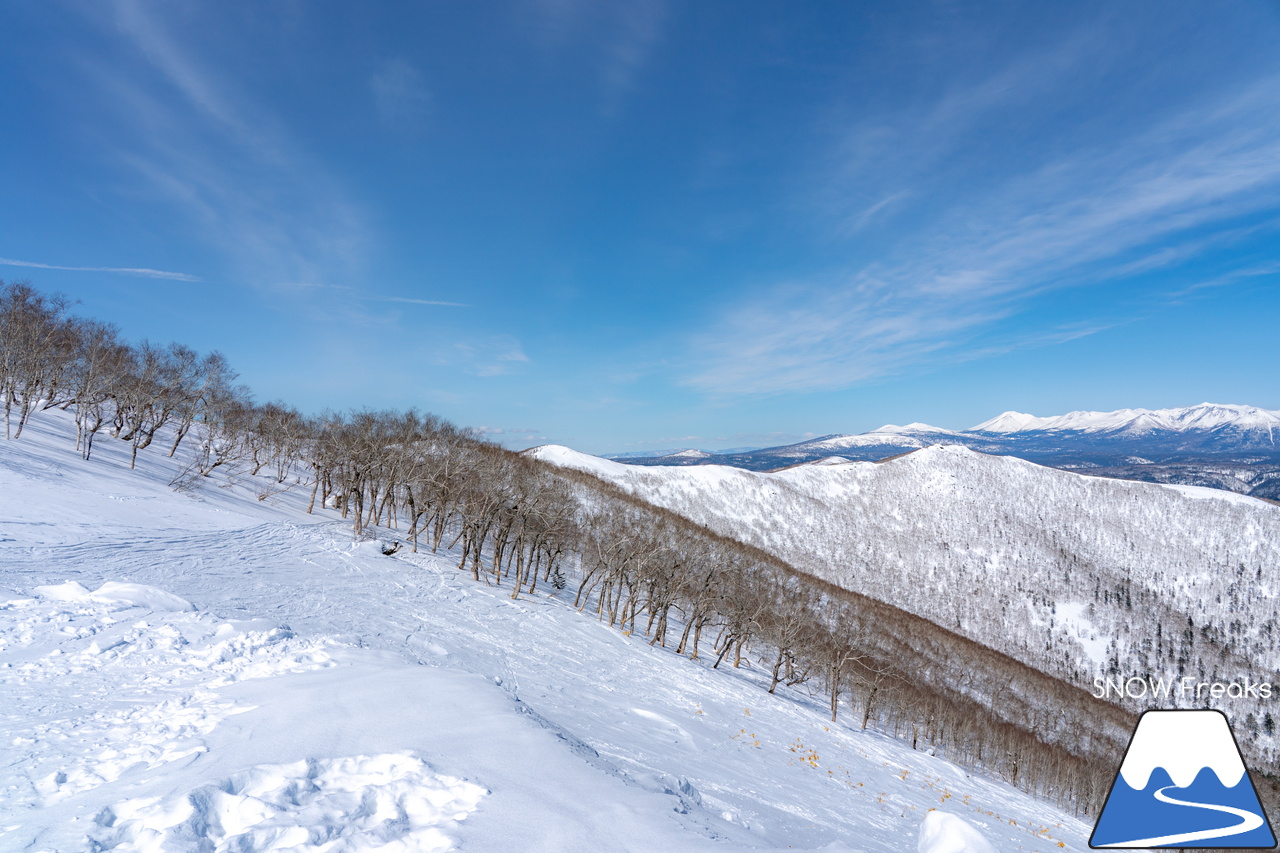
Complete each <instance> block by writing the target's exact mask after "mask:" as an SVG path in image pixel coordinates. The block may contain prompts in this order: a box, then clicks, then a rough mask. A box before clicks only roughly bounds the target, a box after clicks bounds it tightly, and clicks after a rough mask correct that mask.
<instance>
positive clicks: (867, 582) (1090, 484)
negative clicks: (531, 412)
mask: <svg viewBox="0 0 1280 853" xmlns="http://www.w3.org/2000/svg"><path fill="white" fill-rule="evenodd" d="M537 452H538V455H540V456H541V457H542V458H544V459H547V460H551V461H555V462H556V463H557V464H561V465H570V466H573V467H577V468H580V469H582V470H588V471H592V472H594V473H596V474H597V475H598V476H603V477H606V478H608V479H611V480H612V481H613V482H615V483H617V484H618V485H620V486H622V487H623V488H625V489H627V490H629V491H631V492H632V493H634V494H636V495H637V496H639V497H642V498H644V499H646V500H648V501H650V502H652V503H655V504H657V505H659V506H662V507H665V508H667V509H670V510H672V511H675V512H678V513H680V514H682V515H685V516H686V517H688V518H690V519H692V520H694V521H696V522H698V523H700V524H704V525H706V526H708V527H710V528H712V529H713V530H716V531H717V532H719V533H722V534H725V535H728V536H732V537H734V538H736V539H739V540H741V541H744V542H746V543H748V544H751V545H755V546H757V547H760V548H762V549H764V550H766V551H769V552H771V553H774V554H776V555H778V556H779V557H781V558H782V559H784V560H786V561H787V562H789V563H791V564H792V565H794V566H796V567H798V568H801V569H804V570H806V571H810V572H812V573H814V574H817V575H819V576H820V577H823V578H825V579H826V580H829V581H832V582H834V583H837V584H839V585H841V586H843V587H845V588H847V589H851V590H854V591H857V592H861V593H864V594H867V595H870V596H872V597H875V598H878V599H880V600H882V601H886V602H889V603H891V604H894V605H897V606H899V607H902V608H904V609H906V610H909V611H911V612H913V613H915V614H917V615H919V616H923V617H925V618H927V619H930V620H931V621H933V622H935V623H937V624H940V625H942V626H943V627H946V628H949V629H953V630H957V631H959V632H961V633H964V634H966V635H968V636H970V637H972V638H973V639H975V640H978V641H979V642H982V643H984V644H986V645H989V646H991V647H993V648H996V649H999V650H1001V651H1004V652H1006V653H1008V654H1010V655H1013V656H1014V657H1016V658H1018V659H1019V660H1022V661H1023V662H1025V663H1028V664H1031V665H1032V666H1036V667H1038V668H1040V669H1042V670H1044V671H1047V672H1051V673H1054V674H1056V675H1060V676H1062V677H1066V678H1069V679H1071V680H1074V681H1075V682H1076V683H1078V684H1081V685H1089V684H1090V683H1091V681H1092V679H1093V678H1094V677H1095V676H1097V675H1101V674H1104V673H1113V672H1114V673H1124V674H1147V673H1165V672H1171V673H1185V674H1189V675H1196V676H1200V675H1205V676H1209V675H1214V674H1217V675H1219V676H1223V677H1225V678H1224V680H1226V681H1230V680H1231V679H1232V678H1237V677H1239V675H1240V674H1241V673H1249V672H1251V673H1255V674H1257V677H1262V676H1263V675H1266V674H1269V673H1274V672H1276V671H1277V670H1280V649H1278V648H1277V646H1276V643H1275V638H1274V630H1275V628H1274V626H1276V625H1278V624H1280V507H1277V506H1275V505H1272V504H1268V503H1266V502H1264V501H1260V500H1257V499H1253V498H1247V497H1242V496H1240V495H1234V494H1230V493H1224V492H1215V491H1213V490H1208V489H1195V490H1191V491H1187V490H1185V489H1182V488H1171V487H1166V486H1158V485H1151V484H1144V483H1133V482H1126V481H1120V480H1108V479H1103V478H1097V477H1085V476H1081V475H1077V474H1072V473H1068V472H1064V471H1058V470H1055V469H1051V468H1045V467H1041V466H1038V465H1034V464H1032V463H1029V462H1025V461H1023V460H1020V459H1015V458H1011V457H997V456H987V455H984V454H980V453H975V452H974V451H971V450H968V449H966V448H964V447H959V446H936V447H930V448H926V449H924V450H919V451H916V452H914V453H910V454H908V455H906V456H902V457H899V458H896V459H892V460H888V461H886V462H883V463H872V462H848V463H844V464H831V463H829V462H827V463H825V464H804V465H798V466H795V467H792V468H788V469H785V470H781V471H777V472H773V473H758V472H752V471H745V470H742V469H738V468H730V467H725V466H702V467H697V468H654V467H650V468H640V467H636V466H626V465H612V464H610V465H604V466H602V465H601V464H600V462H599V461H598V460H595V459H593V458H592V457H588V456H585V455H583V454H575V453H574V452H573V451H569V450H566V449H563V448H560V449H554V450H552V449H543V450H540V451H537ZM1246 615H1247V616H1246ZM1189 620H1190V622H1189ZM1189 624H1192V625H1194V629H1193V630H1191V631H1190V632H1189V634H1190V635H1188V625H1189ZM1158 637H1159V638H1163V639H1161V640H1160V642H1156V638H1158Z"/></svg>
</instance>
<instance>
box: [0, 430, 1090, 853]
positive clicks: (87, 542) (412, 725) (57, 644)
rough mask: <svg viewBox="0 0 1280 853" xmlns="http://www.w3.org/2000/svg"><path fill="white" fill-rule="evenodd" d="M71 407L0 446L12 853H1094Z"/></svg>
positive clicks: (622, 641) (1016, 796) (708, 678)
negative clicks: (962, 849)
mask: <svg viewBox="0 0 1280 853" xmlns="http://www.w3.org/2000/svg"><path fill="white" fill-rule="evenodd" d="M67 421H68V418H67V416H65V415H62V414H61V413H53V412H49V413H42V415H41V417H40V419H39V420H37V421H36V422H34V423H33V424H32V426H31V428H30V430H29V432H28V433H26V434H24V436H23V438H22V439H21V440H20V441H15V442H3V441H0V732H3V737H0V849H3V850H33V851H35V850H40V851H45V850H47V851H58V852H59V853H71V852H72V851H90V850H92V851H107V850H119V851H139V850H197V849H199V850H211V851H231V850H234V851H238V853H249V851H267V850H284V849H290V850H322V849H329V850H343V851H358V850H366V849H369V850H372V849H379V850H405V851H408V850H413V851H435V850H446V849H452V848H454V847H456V848H459V849H464V850H472V851H512V850H521V851H524V850H529V851H613V850H624V849H626V850H635V851H664V853H665V851H739V850H741V851H745V850H775V849H777V850H781V849H811V850H812V849H822V850H826V851H829V853H849V851H854V850H863V851H895V850H904V849H912V848H913V847H914V846H915V845H916V839H917V837H918V836H919V835H920V829H921V826H922V824H924V825H925V826H926V829H927V832H925V833H924V840H925V841H927V842H928V843H929V844H930V845H933V844H935V843H941V842H940V841H939V839H941V840H944V841H945V840H946V839H948V838H952V837H959V836H957V835H956V833H957V832H960V829H957V827H960V828H962V827H963V825H962V824H961V823H959V822H957V821H952V820H940V819H939V818H938V817H936V816H935V817H933V818H927V816H928V815H929V814H931V811H930V810H931V809H940V810H943V811H945V812H950V813H954V814H955V815H958V816H959V817H961V818H963V820H964V821H965V822H967V824H969V825H971V826H972V827H976V828H977V830H978V831H979V832H980V833H981V834H982V835H983V836H985V837H986V839H987V840H988V841H989V842H990V843H991V845H992V846H993V848H994V849H996V850H999V851H1007V853H1014V851H1051V850H1052V851H1057V850H1063V849H1067V850H1084V849H1085V844H1086V841H1085V839H1086V837H1087V834H1088V831H1089V827H1088V826H1087V825H1085V824H1084V823H1083V822H1081V821H1079V820H1076V819H1074V818H1072V817H1069V816H1067V815H1064V814H1062V813H1061V812H1060V811H1058V810H1057V809H1055V808H1054V807H1052V806H1049V805H1047V804H1045V803H1042V802H1037V801H1035V800H1032V799H1030V798H1029V797H1027V796H1025V795H1023V794H1021V793H1019V792H1018V791H1016V790H1014V789H1013V788H1011V787H1009V786H1008V785H1005V784H1001V783H994V782H988V781H985V780H982V779H979V778H972V777H970V776H969V775H968V774H967V773H965V772H964V771H962V770H960V769H959V768H957V767H955V766H953V765H950V764H948V763H946V762H944V761H941V760H938V759H936V758H932V757H930V756H928V755H925V754H923V753H921V752H915V751H913V750H911V749H910V748H909V747H908V746H906V745H904V744H903V743H901V742H899V741H896V740H893V739H890V738H886V737H883V736H880V735H877V734H874V733H869V732H861V731H859V730H857V729H856V728H855V727H854V726H851V725H849V724H847V723H845V722H841V723H840V724H831V723H830V722H829V720H827V719H826V715H825V714H824V713H823V709H822V708H821V707H820V706H822V704H823V701H824V700H823V699H822V697H818V698H816V699H811V698H810V697H808V696H807V695H806V694H803V693H797V692H794V691H786V690H780V692H779V694H778V695H776V696H770V695H768V694H767V693H766V692H765V691H764V689H763V688H762V686H761V684H760V682H761V678H760V674H759V673H758V672H757V671H756V670H754V669H752V668H749V667H746V668H744V669H741V670H733V671H729V672H726V671H724V670H714V671H713V670H711V669H710V668H708V667H707V666H706V665H703V664H700V663H697V662H690V661H689V660H687V659H685V658H681V657H678V656H676V655H674V654H673V653H671V652H670V651H666V650H663V649H659V648H651V647H649V646H648V644H647V643H646V642H645V640H644V639H643V638H639V637H628V636H625V635H623V634H621V633H619V632H617V631H615V630H612V629H610V628H608V627H606V626H604V625H602V624H600V623H598V622H596V621H595V620H594V619H592V618H590V616H587V615H583V614H580V613H578V612H576V611H575V610H574V609H573V608H572V607H571V606H569V604H567V603H566V602H565V601H564V600H562V598H561V597H560V596H558V595H557V594H555V593H554V591H552V590H547V591H540V592H539V595H537V596H536V597H525V598H523V599H521V600H518V601H515V600H512V599H511V598H510V592H509V590H507V589H497V588H491V587H488V586H487V585H484V584H477V583H475V582H473V581H472V580H471V579H470V574H469V573H467V572H458V571H457V569H456V568H455V566H456V563H457V559H458V555H457V554H442V555H440V556H438V557H437V556H431V555H426V554H421V555H412V554H406V553H405V552H404V551H401V553H399V554H397V555H396V556H395V557H384V556H382V554H381V553H380V550H379V548H378V546H377V543H375V542H358V543H357V542H352V540H351V537H350V528H349V526H347V525H345V524H344V523H342V522H340V521H338V520H337V519H336V518H334V517H332V516H325V515H319V516H308V515H306V514H305V513H304V512H303V511H302V507H303V506H305V502H306V494H305V493H302V492H303V490H301V489H295V490H287V491H283V492H278V493H276V494H267V493H266V488H265V485H266V484H267V483H268V482H269V481H265V480H263V481H258V480H255V479H254V478H251V477H247V476H246V477H241V478H239V479H236V480H235V481H234V482H228V481H225V480H224V481H215V480H212V479H211V480H208V481H205V482H204V483H203V484H202V485H201V486H199V487H198V490H197V491H196V492H194V493H193V494H191V495H186V494H179V493H176V492H174V491H173V490H172V489H170V488H169V487H168V486H167V485H166V484H167V483H168V482H169V481H170V480H171V479H172V478H173V476H174V474H175V473H177V471H178V468H179V464H180V463H178V462H176V461H171V460H167V459H164V458H163V457H162V456H161V455H160V454H158V453H156V454H151V453H145V454H143V455H142V456H141V457H140V465H139V470H138V471H137V472H130V471H129V470H128V469H127V454H122V453H121V452H120V451H121V448H119V447H116V446H115V443H112V442H106V441H104V442H103V443H102V445H101V446H100V447H99V448H98V449H96V450H95V454H94V459H93V461H92V462H88V463H86V462H83V461H82V460H80V459H79V457H78V455H77V454H76V453H75V452H74V451H73V450H72V448H71V433H70V431H69V430H68V423H67ZM124 449H125V450H127V447H126V448H124ZM566 458H568V457H566ZM617 467H620V468H623V467H625V466H617ZM596 470H598V471H609V470H612V467H611V466H610V464H609V463H603V464H598V466H597V468H596ZM260 484H261V485H260ZM260 495H261V496H263V499H262V500H259V499H258V498H259V496H260ZM383 533H384V535H387V536H391V535H394V533H392V532H389V531H384V532H383ZM546 592H551V594H550V595H547V594H546ZM188 608H193V609H188ZM286 626H287V627H286ZM855 725H856V724H855ZM933 814H935V815H936V812H934V813H933ZM962 834H963V833H962ZM929 849H934V847H933V846H930V847H929Z"/></svg>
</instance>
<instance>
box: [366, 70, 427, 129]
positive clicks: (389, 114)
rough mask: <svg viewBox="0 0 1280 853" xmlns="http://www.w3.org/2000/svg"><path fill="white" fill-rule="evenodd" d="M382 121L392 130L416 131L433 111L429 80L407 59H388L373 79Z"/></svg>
mask: <svg viewBox="0 0 1280 853" xmlns="http://www.w3.org/2000/svg"><path fill="white" fill-rule="evenodd" d="M369 88H370V89H371V90H372V92H373V102H374V106H375V107H376V109H377V111H378V118H379V119H381V120H382V123H383V124H384V125H386V126H388V127H391V128H394V129H397V130H404V131H416V130H419V129H421V128H422V126H423V124H424V122H425V121H426V117H427V113H428V111H429V110H430V109H431V90H430V89H429V88H428V87H427V80H426V77H424V76H423V74H422V72H421V71H419V70H418V69H417V67H416V66H414V65H413V63H411V62H409V61H408V60H407V59H403V58H396V59H388V60H386V61H385V62H383V63H382V64H381V65H380V66H379V67H378V70H377V71H375V72H374V73H373V75H372V76H371V77H370V78H369Z"/></svg>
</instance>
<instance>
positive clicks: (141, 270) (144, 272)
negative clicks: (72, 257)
mask: <svg viewBox="0 0 1280 853" xmlns="http://www.w3.org/2000/svg"><path fill="white" fill-rule="evenodd" d="M0 266H6V267H30V268H32V269H38V270H65V271H68V272H106V273H116V274H118V275H135V276H141V277H142V278H162V279H167V280H169V281H190V282H194V281H200V278H199V276H194V275H190V274H188V273H184V272H169V271H168V270H153V269H147V268H145V267H68V266H62V265H60V264H40V263H36V262H35V261H18V260H14V259H13V258H0Z"/></svg>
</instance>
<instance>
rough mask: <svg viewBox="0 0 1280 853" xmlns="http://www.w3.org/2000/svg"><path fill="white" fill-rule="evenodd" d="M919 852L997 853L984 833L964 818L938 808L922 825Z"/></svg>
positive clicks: (926, 817)
mask: <svg viewBox="0 0 1280 853" xmlns="http://www.w3.org/2000/svg"><path fill="white" fill-rule="evenodd" d="M916 850H917V851H918V853H995V850H994V849H993V848H992V847H991V845H990V844H988V843H987V840H986V839H985V838H983V837H982V833H980V832H978V830H977V829H975V828H974V827H972V826H970V825H969V824H968V823H966V822H965V820H964V819H963V818H960V817H957V816H955V815H953V814H948V813H947V812H943V811H937V810H936V809H935V810H933V811H931V812H929V814H927V815H925V819H924V823H922V824H921V825H920V842H919V844H918V845H917V846H916Z"/></svg>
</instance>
